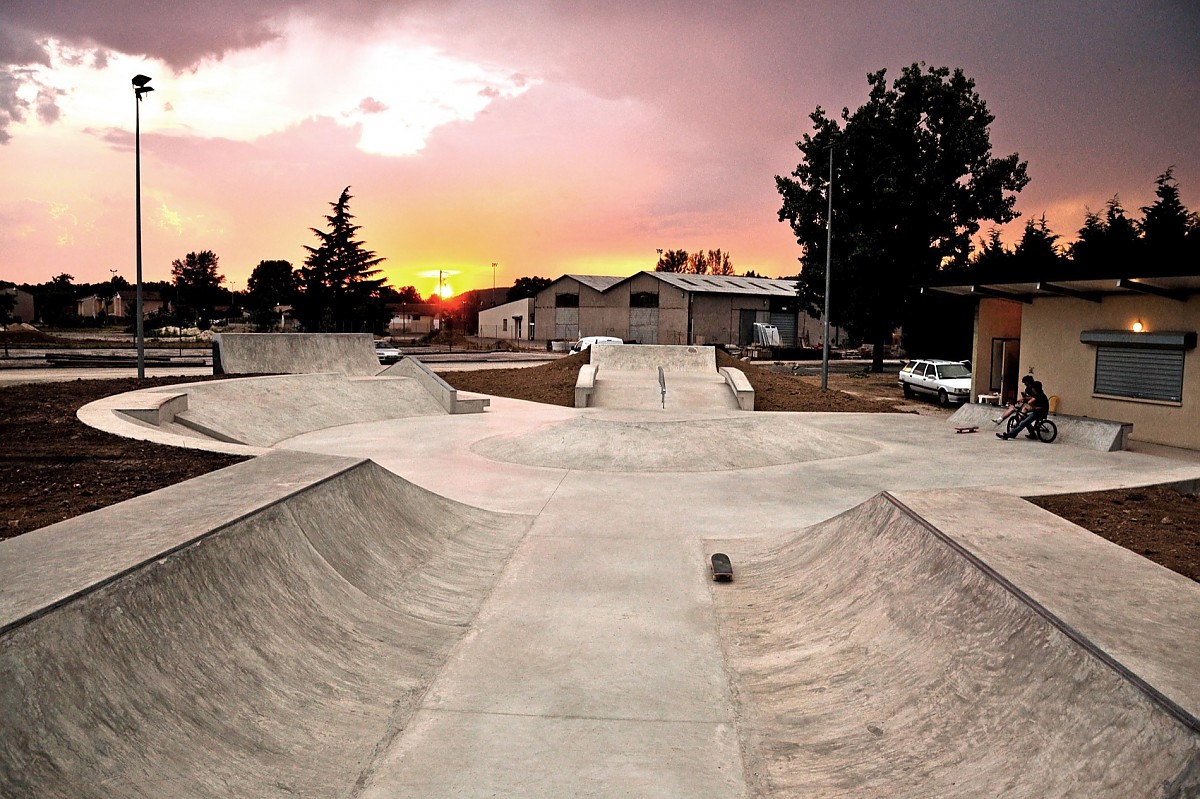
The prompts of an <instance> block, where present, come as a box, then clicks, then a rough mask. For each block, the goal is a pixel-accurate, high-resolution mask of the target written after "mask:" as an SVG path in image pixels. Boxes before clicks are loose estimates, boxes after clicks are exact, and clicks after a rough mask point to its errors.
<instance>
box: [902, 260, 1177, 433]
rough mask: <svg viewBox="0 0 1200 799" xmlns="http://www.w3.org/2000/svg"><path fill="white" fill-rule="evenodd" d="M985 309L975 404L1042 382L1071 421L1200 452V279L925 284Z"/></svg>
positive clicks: (1157, 272)
mask: <svg viewBox="0 0 1200 799" xmlns="http://www.w3.org/2000/svg"><path fill="white" fill-rule="evenodd" d="M923 291H938V292H945V293H950V294H957V295H960V296H963V297H969V298H972V299H974V300H975V301H976V302H977V305H976V311H975V341H974V351H973V353H972V357H971V361H972V363H973V365H974V374H973V377H972V382H973V385H972V392H973V396H975V395H978V394H1000V395H1001V397H1002V399H1003V400H1005V401H1012V400H1013V399H1015V398H1016V396H1017V390H1018V381H1019V380H1020V378H1021V376H1022V375H1025V374H1032V375H1033V376H1034V377H1035V378H1036V379H1037V380H1040V381H1041V382H1042V383H1043V384H1044V387H1045V390H1046V393H1047V394H1052V395H1057V396H1058V400H1059V401H1058V411H1059V412H1061V413H1064V414H1068V415H1071V416H1088V417H1091V418H1093V419H1111V420H1114V421H1120V422H1131V423H1133V431H1132V433H1131V434H1130V438H1131V439H1133V440H1135V441H1147V442H1151V443H1157V444H1169V445H1173V446H1177V447H1187V448H1190V449H1200V425H1198V424H1196V420H1197V419H1200V361H1198V360H1197V354H1196V353H1197V350H1196V338H1197V332H1198V330H1200V271H1197V270H1196V267H1195V266H1194V265H1193V266H1191V267H1189V268H1187V269H1183V270H1180V269H1169V268H1158V267H1130V268H1126V269H1124V270H1120V271H1115V272H1109V273H1105V274H1097V275H1089V276H1086V277H1083V276H1080V275H1079V274H1078V273H1077V272H1076V273H1070V272H1064V273H1056V274H1046V275H1044V276H1042V279H1040V280H1029V279H1025V280H1021V281H1005V280H995V281H982V280H981V281H980V282H978V283H965V282H956V283H951V282H946V283H940V284H936V285H929V286H926V287H925V288H924V289H923Z"/></svg>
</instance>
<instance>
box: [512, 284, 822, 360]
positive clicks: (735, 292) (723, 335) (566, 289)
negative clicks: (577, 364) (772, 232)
mask: <svg viewBox="0 0 1200 799" xmlns="http://www.w3.org/2000/svg"><path fill="white" fill-rule="evenodd" d="M755 322H760V323H764V324H770V325H775V326H776V327H777V328H778V329H779V333H780V338H781V340H782V344H783V346H787V347H795V346H819V345H820V343H821V325H820V322H819V320H817V319H814V318H813V317H811V316H809V315H808V314H807V313H804V312H803V311H802V310H801V307H800V301H799V298H798V297H797V296H796V283H795V281H794V280H779V279H772V278H761V277H733V276H724V275H693V274H681V273H677V272H638V273H637V274H635V275H632V276H630V277H624V278H622V277H606V276H599V275H563V276H562V277H560V278H559V279H558V280H555V281H554V282H553V283H551V284H550V285H549V286H547V287H546V288H545V289H543V290H542V291H541V292H539V293H538V295H537V297H536V298H535V300H534V306H533V321H532V324H533V328H534V329H533V332H532V335H533V336H534V337H535V338H537V339H540V340H543V341H544V340H554V339H559V340H567V341H573V340H575V339H577V338H580V337H581V336H615V337H617V338H621V339H624V340H626V341H630V342H637V343H639V344H700V345H715V344H731V345H739V346H744V345H746V344H749V343H751V342H752V341H753V339H754V323H755ZM834 338H835V339H836V335H835V336H834Z"/></svg>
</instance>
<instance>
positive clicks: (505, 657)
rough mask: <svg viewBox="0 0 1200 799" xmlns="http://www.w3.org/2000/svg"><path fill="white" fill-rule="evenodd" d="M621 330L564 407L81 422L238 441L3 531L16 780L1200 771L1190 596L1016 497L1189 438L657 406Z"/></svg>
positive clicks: (965, 778)
mask: <svg viewBox="0 0 1200 799" xmlns="http://www.w3.org/2000/svg"><path fill="white" fill-rule="evenodd" d="M640 349H641V348H635V347H629V348H626V350H625V351H623V352H622V353H621V356H620V357H621V358H623V359H626V361H625V362H624V363H622V364H621V366H622V367H624V368H613V364H612V363H611V362H610V363H609V368H607V369H606V368H605V366H604V365H603V364H601V365H600V368H599V369H597V370H596V371H595V374H594V375H593V391H592V393H591V395H590V405H589V406H588V407H586V408H576V409H572V408H562V407H556V406H544V405H536V404H533V403H527V402H521V401H517V400H509V399H504V398H491V402H490V406H488V407H484V406H483V405H482V403H478V402H476V403H472V400H474V399H476V398H473V397H459V396H454V397H447V396H446V395H445V394H444V392H443V393H441V394H439V393H438V391H439V389H438V388H437V387H436V385H433V386H432V387H430V384H428V382H426V383H425V384H423V385H425V386H426V387H425V388H420V386H417V385H415V384H417V383H419V382H421V380H422V378H420V377H418V376H412V375H415V374H416V373H415V372H414V373H411V374H399V373H397V372H392V373H391V374H390V375H389V374H387V373H385V374H383V375H381V376H376V377H369V376H366V377H346V376H344V375H336V376H330V375H323V374H316V375H292V376H282V377H277V378H271V377H264V378H255V379H253V380H239V381H228V382H225V381H222V382H214V383H208V384H204V386H203V388H197V387H195V386H193V385H184V386H178V387H175V388H173V389H151V390H148V391H146V392H136V393H135V394H132V395H123V396H121V397H117V398H110V399H109V400H106V401H104V402H101V403H96V404H94V405H93V406H88V407H87V408H85V409H83V410H82V411H81V412H80V416H81V418H84V419H85V421H88V422H89V423H90V424H93V425H94V426H98V427H101V428H102V429H109V430H111V431H113V432H118V433H120V434H123V435H129V436H134V437H141V438H147V439H151V440H157V441H163V442H168V443H176V444H179V445H183V446H191V447H203V448H210V449H219V450H221V451H229V452H245V453H247V454H254V455H256V456H258V457H256V458H254V459H253V460H251V461H248V462H246V463H243V464H240V465H238V466H235V467H231V468H229V469H225V470H222V471H220V472H215V473H212V474H209V475H206V476H204V477H201V478H197V479H195V480H191V481H188V482H187V483H183V484H180V485H177V486H173V487H172V488H170V489H166V490H164V491H159V492H156V493H154V494H151V495H147V496H144V497H140V498H138V499H135V500H132V501H130V502H126V503H122V504H121V505H117V506H114V507H112V508H108V509H105V510H102V511H97V512H95V513H92V514H89V515H87V516H83V517H80V518H77V519H72V520H69V521H66V522H62V523H60V524H57V525H53V526H51V527H48V528H44V529H42V530H39V531H36V532H34V533H30V534H27V535H25V536H21V537H19V538H17V539H14V540H12V541H10V542H6V543H5V544H2V545H0V612H2V615H0V636H2V637H0V641H2V642H3V646H2V649H0V669H2V672H0V680H3V684H4V685H5V692H4V699H3V703H4V704H3V716H4V719H5V734H4V735H3V736H2V737H0V794H3V795H6V796H7V795H12V796H91V795H94V796H164V795H203V796H285V795H294V794H299V795H305V796H371V797H376V796H413V797H418V796H422V797H423V796H449V795H454V796H493V795H510V796H617V795H635V796H663V797H681V796H688V797H691V796H720V797H727V796H855V797H859V796H868V797H893V796H902V797H903V796H911V797H925V796H964V797H966V796H972V797H973V796H980V795H989V796H991V795H996V796H1013V797H1042V796H1111V797H1129V796H1162V797H1185V796H1195V795H1197V792H1198V791H1200V723H1198V722H1197V715H1198V714H1200V689H1198V688H1197V686H1200V665H1198V664H1200V587H1198V586H1197V585H1196V584H1195V583H1193V582H1192V581H1190V580H1187V579H1186V578H1183V577H1181V576H1179V575H1176V574H1174V573H1172V572H1169V571H1167V570H1165V569H1162V568H1161V567H1158V566H1157V565H1155V564H1153V563H1151V562H1149V561H1147V560H1145V559H1143V558H1141V557H1139V556H1137V555H1135V554H1133V553H1130V552H1128V551H1126V550H1124V549H1121V548H1120V547H1117V546H1115V545H1112V544H1109V543H1108V542H1106V541H1103V540H1102V539H1099V538H1097V537H1096V536H1093V535H1091V534H1090V533H1088V532H1087V531H1084V530H1081V529H1080V528H1077V527H1075V526H1074V525H1071V524H1069V523H1067V522H1065V521H1063V520H1061V519H1058V518H1057V517H1055V516H1053V515H1051V514H1049V513H1046V512H1044V511H1042V510H1040V509H1038V508H1036V507H1035V506H1032V505H1030V504H1029V503H1027V502H1024V501H1023V500H1021V499H1020V496H1022V495H1032V494H1038V493H1061V492H1070V491H1082V490H1092V489H1097V488H1111V487H1117V486H1128V485H1142V484H1153V483H1163V482H1180V483H1183V482H1188V481H1196V480H1197V479H1200V462H1198V461H1197V460H1195V459H1189V458H1186V457H1184V458H1172V457H1161V456H1159V455H1154V454H1149V453H1147V452H1135V451H1113V452H1108V451H1100V450H1096V449H1091V448H1088V447H1083V446H1072V445H1069V444H1064V445H1057V444H1056V445H1050V446H1046V445H1039V444H1032V443H1029V442H1024V441H1021V442H1012V443H1007V444H1002V443H1000V442H997V441H996V440H995V439H994V438H992V437H991V436H982V435H974V436H971V435H964V436H960V435H956V434H955V433H954V432H953V426H952V424H951V423H949V422H948V421H947V420H945V419H940V418H935V417H924V416H909V415H893V414H869V415H860V414H759V413H751V412H748V411H742V410H738V409H737V408H738V404H737V402H736V401H735V402H733V403H732V404H731V403H730V402H729V397H731V396H734V390H733V388H732V387H731V384H730V383H729V382H727V381H726V380H724V379H718V376H717V375H716V373H715V372H714V373H712V374H704V373H703V372H689V371H687V367H686V366H684V367H681V369H682V371H679V372H676V371H674V370H669V369H664V372H665V381H666V385H667V399H666V408H665V409H664V408H663V407H662V401H661V393H660V384H659V382H658V374H657V367H658V366H659V365H663V364H662V363H654V362H653V361H655V360H658V361H662V360H664V359H663V358H662V357H661V356H662V354H661V353H655V352H653V351H652V350H650V349H646V350H642V353H644V354H645V359H646V362H641V363H639V362H638V356H639V353H638V350H640ZM299 357H300V358H301V359H303V358H304V357H305V356H304V354H303V353H300V355H299ZM402 363H404V362H402ZM670 364H671V361H669V360H667V365H670ZM260 367H261V364H250V365H249V366H248V367H247V368H252V369H255V370H259V371H261V368H260ZM409 368H410V369H411V368H416V367H415V366H410V367H409ZM289 371H297V372H300V371H303V370H300V369H290V370H289ZM701 375H703V380H702V381H700V382H702V383H704V384H706V385H707V386H717V387H718V388H710V387H705V388H702V389H698V391H699V393H692V388H694V386H692V384H691V380H692V378H693V377H695V378H697V379H699V377H700V376H701ZM609 380H611V381H612V382H606V381H609ZM238 384H241V385H238ZM606 389H615V390H606ZM676 389H678V390H676ZM422 391H423V392H424V394H422V393H421V392H422ZM706 392H707V393H706ZM705 396H708V397H709V398H710V400H711V401H706V400H705V399H704V397H705ZM181 397H182V399H181ZM684 398H686V402H683V401H682V400H684ZM677 400H679V401H680V402H677ZM457 402H462V403H463V405H462V406H458V405H456V404H455V403H457ZM310 408H311V409H316V411H314V412H313V413H312V414H310V415H305V413H304V412H305V409H310ZM454 409H457V410H458V411H459V412H452V411H453V410H454ZM97 538H98V539H99V540H100V541H101V542H102V543H103V546H101V547H97V546H96V541H97ZM714 551H723V552H727V553H729V554H730V556H731V557H732V560H733V564H734V571H735V579H734V581H733V583H731V584H714V583H712V582H711V580H709V578H708V573H707V565H706V559H707V557H708V555H709V554H711V553H712V552H714ZM97 553H100V554H97Z"/></svg>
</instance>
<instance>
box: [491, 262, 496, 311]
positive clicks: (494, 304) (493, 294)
mask: <svg viewBox="0 0 1200 799" xmlns="http://www.w3.org/2000/svg"><path fill="white" fill-rule="evenodd" d="M492 307H493V308H495V307H496V262H495V261H493V262H492Z"/></svg>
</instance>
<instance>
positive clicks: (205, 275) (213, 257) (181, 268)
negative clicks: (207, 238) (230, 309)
mask: <svg viewBox="0 0 1200 799" xmlns="http://www.w3.org/2000/svg"><path fill="white" fill-rule="evenodd" d="M219 263H220V258H218V257H217V254H216V253H214V252H213V251H212V250H202V251H200V252H189V253H188V254H187V255H186V256H184V257H183V259H182V260H180V259H178V258H176V259H175V260H174V261H172V262H171V280H172V282H173V283H174V285H175V300H176V303H177V305H178V310H179V313H180V315H181V316H186V317H188V318H190V319H193V320H197V321H199V320H211V319H212V318H213V309H214V308H215V307H216V306H217V305H218V304H219V303H220V302H221V301H222V300H224V299H226V296H227V295H226V292H225V291H224V290H223V289H222V288H221V284H222V283H224V282H225V276H224V275H222V274H221V273H219V272H218V271H217V266H218V264H219Z"/></svg>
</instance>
